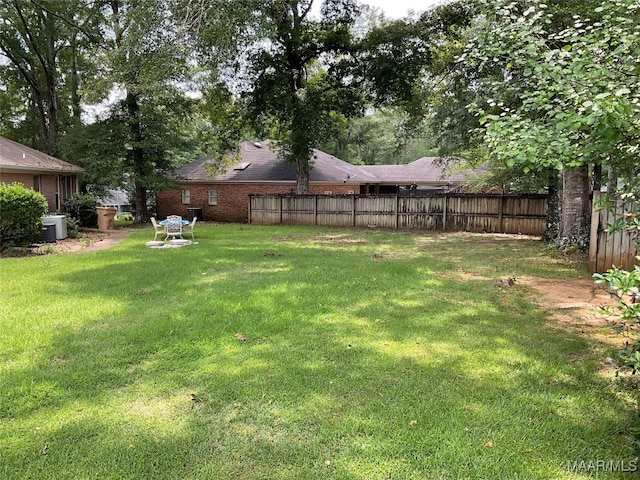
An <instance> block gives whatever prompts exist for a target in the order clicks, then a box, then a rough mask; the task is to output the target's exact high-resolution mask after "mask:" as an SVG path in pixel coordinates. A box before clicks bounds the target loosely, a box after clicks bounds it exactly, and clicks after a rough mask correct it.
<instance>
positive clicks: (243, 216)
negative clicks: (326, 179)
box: [156, 183, 358, 222]
mask: <svg viewBox="0 0 640 480" xmlns="http://www.w3.org/2000/svg"><path fill="white" fill-rule="evenodd" d="M185 188H187V189H188V190H189V193H190V202H189V204H184V203H182V192H181V191H180V190H163V191H161V192H158V194H157V195H156V207H157V214H158V218H160V219H162V218H166V217H167V215H173V214H175V215H181V216H183V217H186V216H187V209H189V208H202V214H203V216H204V219H205V220H214V221H217V222H247V221H248V218H249V195H251V194H255V195H267V194H289V193H295V190H296V186H295V184H293V183H291V184H255V183H254V184H251V183H236V184H233V183H211V184H189V185H187V186H185ZM354 189H355V190H356V192H357V190H358V186H354V185H346V184H326V185H325V184H311V185H310V186H309V193H311V194H316V195H318V194H319V195H322V194H324V193H325V192H331V193H332V194H334V195H342V194H347V193H349V192H350V191H352V190H354ZM209 190H217V192H218V204H217V205H209V204H208V200H209Z"/></svg>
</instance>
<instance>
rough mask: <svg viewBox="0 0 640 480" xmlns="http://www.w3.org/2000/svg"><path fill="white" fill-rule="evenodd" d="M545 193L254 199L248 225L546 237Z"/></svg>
mask: <svg viewBox="0 0 640 480" xmlns="http://www.w3.org/2000/svg"><path fill="white" fill-rule="evenodd" d="M546 215H547V196H546V195H495V194H493V195H488V194H433V195H420V196H398V195H394V196H390V195H367V196H360V195H338V196H334V195H250V196H249V223H253V224H259V225H275V224H288V225H331V226H344V227H372V226H373V227H381V228H394V229H425V230H449V231H468V232H488V233H520V234H524V235H542V234H543V233H544V231H545V225H546Z"/></svg>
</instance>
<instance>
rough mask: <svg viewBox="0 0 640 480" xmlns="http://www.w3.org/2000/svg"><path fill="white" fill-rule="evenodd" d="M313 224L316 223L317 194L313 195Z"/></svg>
mask: <svg viewBox="0 0 640 480" xmlns="http://www.w3.org/2000/svg"><path fill="white" fill-rule="evenodd" d="M313 224H314V225H318V195H314V196H313Z"/></svg>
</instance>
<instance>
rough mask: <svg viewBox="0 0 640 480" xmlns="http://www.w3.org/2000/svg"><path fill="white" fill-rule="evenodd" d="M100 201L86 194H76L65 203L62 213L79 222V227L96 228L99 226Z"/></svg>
mask: <svg viewBox="0 0 640 480" xmlns="http://www.w3.org/2000/svg"><path fill="white" fill-rule="evenodd" d="M97 206H98V199H97V198H96V197H94V196H93V195H89V194H86V193H74V194H73V195H72V196H71V197H70V198H67V199H66V200H65V201H64V205H63V207H62V210H61V211H62V213H67V214H69V216H70V217H72V218H75V219H76V220H77V221H78V226H80V227H87V228H95V227H97V226H98V212H97V210H96V207H97Z"/></svg>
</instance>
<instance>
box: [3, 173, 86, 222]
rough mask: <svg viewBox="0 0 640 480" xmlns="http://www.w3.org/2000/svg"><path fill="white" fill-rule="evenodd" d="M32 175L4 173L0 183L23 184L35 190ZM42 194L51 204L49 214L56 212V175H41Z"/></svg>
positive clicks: (74, 188) (74, 185) (74, 181)
mask: <svg viewBox="0 0 640 480" xmlns="http://www.w3.org/2000/svg"><path fill="white" fill-rule="evenodd" d="M33 177H34V175H33V174H32V173H7V172H2V176H0V181H1V182H3V183H21V184H22V185H24V186H25V187H26V188H33V186H34V185H33ZM76 181H77V180H76V179H75V178H74V180H73V191H75V190H76ZM40 193H42V195H44V197H45V198H46V199H47V203H48V204H49V212H54V211H55V210H56V175H46V174H43V175H40Z"/></svg>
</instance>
